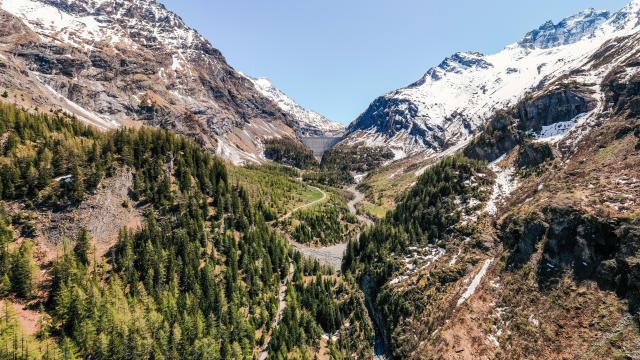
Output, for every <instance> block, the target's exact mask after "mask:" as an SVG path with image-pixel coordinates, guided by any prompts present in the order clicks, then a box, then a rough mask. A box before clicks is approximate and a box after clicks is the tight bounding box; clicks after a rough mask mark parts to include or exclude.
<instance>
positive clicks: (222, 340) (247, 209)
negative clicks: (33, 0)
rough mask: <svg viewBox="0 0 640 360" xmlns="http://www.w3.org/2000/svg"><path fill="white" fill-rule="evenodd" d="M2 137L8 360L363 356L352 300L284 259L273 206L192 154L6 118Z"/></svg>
mask: <svg viewBox="0 0 640 360" xmlns="http://www.w3.org/2000/svg"><path fill="white" fill-rule="evenodd" d="M0 138H1V139H2V142H1V146H0V169H1V171H0V174H1V176H0V241H2V246H1V251H0V279H2V288H1V291H2V295H1V296H2V299H3V301H4V303H5V306H4V307H3V309H4V310H3V319H5V321H3V323H2V328H3V331H2V333H1V334H0V343H4V344H6V345H7V346H3V347H2V349H0V353H1V354H2V357H3V358H5V357H13V356H14V355H15V356H18V357H20V358H34V357H35V358H53V357H55V358H60V357H63V355H64V358H67V359H80V358H88V357H91V358H97V359H131V358H135V359H143V358H172V359H178V358H180V359H201V358H217V359H252V358H254V356H257V354H259V353H261V352H262V351H263V350H262V349H266V350H264V351H266V353H267V354H268V355H269V357H270V358H288V357H300V356H304V357H309V356H313V354H315V353H320V351H321V347H322V348H323V349H324V350H322V351H329V352H331V353H333V354H337V355H336V356H339V354H345V353H349V354H350V353H353V352H355V353H357V354H360V356H362V357H365V358H366V357H367V354H369V353H371V350H369V346H370V345H369V344H370V343H371V342H370V340H368V339H369V337H371V330H370V328H369V325H368V323H367V319H366V316H364V315H363V314H364V312H365V310H364V305H363V302H362V300H361V298H360V296H359V295H358V292H357V291H356V288H355V286H354V285H353V284H350V283H348V282H346V281H345V280H343V279H338V278H336V276H335V275H334V274H333V271H332V270H330V269H326V268H322V267H321V266H320V265H319V264H318V263H317V262H314V261H312V260H306V259H303V258H302V257H301V256H300V254H298V253H296V252H293V251H291V250H290V249H289V248H288V246H287V243H286V241H285V240H284V239H283V238H281V237H280V236H279V235H277V234H276V233H275V232H274V231H273V230H272V229H271V228H270V227H269V226H268V225H267V223H266V222H265V217H267V216H273V214H274V211H275V210H274V207H273V206H274V204H272V203H270V202H267V201H262V200H263V198H262V197H258V199H261V201H259V202H258V201H255V200H254V199H255V197H254V196H255V195H252V193H254V192H255V191H256V190H257V189H249V190H246V189H245V188H244V187H242V186H240V185H239V184H238V183H239V181H238V180H239V179H240V178H242V177H243V175H242V172H240V173H235V174H234V175H232V176H233V179H232V177H231V176H230V175H229V171H228V168H227V165H225V164H224V163H223V161H222V160H220V159H218V158H216V157H215V156H213V155H211V154H209V153H208V152H206V151H205V150H204V149H203V148H201V147H200V146H199V145H197V144H196V143H195V142H193V141H191V140H188V139H186V138H184V137H182V136H179V135H175V134H173V133H171V132H168V131H162V130H152V129H140V130H131V129H130V130H117V131H110V132H100V131H98V130H95V129H92V128H89V127H87V126H86V125H83V124H81V123H80V122H79V121H77V120H75V119H73V118H69V117H67V116H65V115H62V114H58V115H53V116H51V115H43V114H29V113H26V112H24V111H22V110H20V109H18V108H16V107H15V106H13V105H0ZM248 171H250V170H248ZM234 179H235V181H233V180H234ZM250 183H251V182H250ZM254 184H255V183H254ZM259 186H261V185H259ZM270 186H271V188H269V190H270V191H275V187H279V186H291V185H287V184H286V182H284V180H281V182H273V183H271V184H270ZM279 199H280V200H281V201H286V200H287V199H286V198H282V197H280V198H279ZM275 214H277V212H275ZM56 230H57V231H56ZM9 308H11V309H15V310H11V311H10V310H8V309H9ZM345 324H349V325H348V326H345ZM325 333H329V334H333V335H332V338H333V340H331V341H330V342H329V343H327V342H326V341H324V340H323V338H322V336H323V334H325ZM14 339H19V340H14ZM14 341H19V342H20V343H21V344H22V345H21V346H20V347H19V348H17V347H12V346H9V344H11V343H14ZM321 342H323V344H324V345H322V346H321ZM16 344H17V343H16Z"/></svg>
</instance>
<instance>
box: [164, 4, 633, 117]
mask: <svg viewBox="0 0 640 360" xmlns="http://www.w3.org/2000/svg"><path fill="white" fill-rule="evenodd" d="M160 1H161V2H162V3H164V4H165V5H166V6H167V7H168V8H169V9H171V10H173V11H175V12H176V13H178V14H179V15H180V16H182V18H183V19H184V20H185V21H186V22H187V24H189V25H190V26H191V27H193V28H195V29H197V30H198V31H199V32H200V33H202V34H203V35H204V36H205V37H206V38H207V39H209V40H210V41H211V42H212V43H213V45H214V46H215V47H216V48H218V49H219V50H221V51H222V53H223V54H224V55H225V57H226V58H227V61H228V62H229V63H230V64H231V65H232V66H233V67H234V68H236V69H237V70H239V71H242V72H244V73H246V74H249V75H251V76H260V77H267V78H269V79H270V80H271V81H272V82H273V83H274V84H275V85H276V86H277V87H278V88H280V89H281V90H282V91H284V92H285V93H287V94H288V95H289V96H290V97H292V98H293V99H294V100H296V101H297V102H298V103H300V104H301V105H303V106H305V107H307V108H310V109H313V110H316V111H318V112H320V113H322V114H324V115H326V116H328V117H329V118H331V119H333V120H336V121H340V122H342V123H349V122H350V121H352V120H353V119H355V118H356V117H357V116H358V115H359V114H360V113H361V112H363V111H364V110H365V109H366V107H367V106H368V105H369V103H370V102H371V101H373V99H374V98H376V97H377V96H380V95H382V94H384V93H385V92H388V91H390V90H393V89H396V88H399V87H403V86H406V85H408V84H410V83H412V82H413V81H415V80H417V79H418V78H420V76H422V74H424V73H425V72H426V71H427V70H428V69H429V68H430V67H432V66H435V65H437V64H438V63H440V61H441V60H442V59H443V58H445V57H446V56H448V55H450V54H452V53H454V52H456V51H470V50H474V51H480V52H484V53H487V54H490V53H494V52H497V51H499V50H500V49H502V48H503V47H504V46H505V45H507V44H510V43H513V42H515V41H517V40H519V39H520V38H521V37H522V36H523V35H524V34H525V33H526V32H528V31H529V30H531V29H533V28H536V27H538V26H539V25H540V24H542V23H543V22H545V21H546V20H553V21H556V22H557V21H558V20H560V19H562V18H564V17H566V16H569V15H572V14H574V13H577V12H579V11H581V10H583V9H586V8H589V7H594V8H596V9H608V10H618V9H620V8H622V7H623V6H624V5H625V4H626V3H627V2H628V1H629V0H536V1H528V0H527V1H525V0H519V1H514V0H487V1H479V0H449V1H436V0H187V1H185V0H160Z"/></svg>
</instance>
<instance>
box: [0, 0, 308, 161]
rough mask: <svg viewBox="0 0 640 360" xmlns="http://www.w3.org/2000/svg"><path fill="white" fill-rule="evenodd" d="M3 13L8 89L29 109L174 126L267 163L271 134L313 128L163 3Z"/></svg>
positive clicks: (53, 5)
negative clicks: (265, 146)
mask: <svg viewBox="0 0 640 360" xmlns="http://www.w3.org/2000/svg"><path fill="white" fill-rule="evenodd" d="M0 9H2V10H0V11H2V12H3V14H2V16H3V17H4V18H6V19H5V20H6V21H3V24H2V26H3V27H4V28H5V29H3V30H0V33H1V35H2V36H1V37H0V65H1V66H3V68H4V69H6V70H5V71H4V73H2V74H0V87H1V88H4V89H7V90H8V91H9V92H10V93H11V94H12V100H14V102H16V103H19V104H21V105H23V106H24V107H25V108H28V109H36V108H39V109H42V108H45V109H50V108H51V109H62V110H63V111H65V112H68V113H71V114H74V115H76V116H77V117H78V118H80V119H81V120H84V121H86V122H88V123H90V124H92V125H94V126H97V127H99V128H102V129H111V128H118V127H120V126H122V125H124V126H139V125H140V124H145V125H150V126H155V127H162V128H166V129H171V130H174V131H177V132H180V133H182V134H184V135H187V136H190V137H192V138H195V139H197V140H198V141H199V143H200V144H202V145H203V146H205V147H206V148H208V149H209V150H210V151H212V152H215V153H216V154H218V155H220V156H222V157H224V158H226V159H227V160H230V161H232V162H234V163H247V162H248V163H262V162H265V161H266V159H264V156H263V141H264V140H265V139H270V138H279V137H291V138H297V137H300V136H301V134H302V133H303V132H304V131H305V126H306V125H307V124H301V123H300V122H299V121H298V120H299V117H298V116H297V115H295V114H293V113H289V112H287V111H285V110H283V109H282V108H281V106H280V105H278V104H277V103H276V102H275V101H274V100H273V99H272V98H270V97H268V96H265V94H264V93H263V92H261V91H260V89H258V88H257V87H256V86H255V83H254V82H253V81H251V80H250V79H248V78H247V77H245V76H244V75H242V74H241V73H239V72H238V71H236V70H235V69H234V68H233V67H232V66H230V65H229V64H228V63H227V62H226V59H225V58H224V56H223V55H222V53H221V52H220V51H219V50H217V49H216V48H215V47H213V45H212V44H211V42H209V41H208V40H207V39H205V38H204V37H203V36H202V35H200V34H199V33H198V32H197V31H196V30H194V29H192V28H190V27H189V26H188V25H187V24H186V23H185V22H184V21H183V20H182V19H181V18H180V17H179V16H178V15H176V14H175V13H173V12H171V11H169V10H168V9H167V8H166V7H165V6H164V5H162V4H161V3H158V2H156V1H141V0H99V1H94V0H3V1H2V2H1V5H0ZM16 30H18V31H16ZM300 109H302V108H300Z"/></svg>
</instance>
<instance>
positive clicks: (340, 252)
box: [258, 185, 387, 360]
mask: <svg viewBox="0 0 640 360" xmlns="http://www.w3.org/2000/svg"><path fill="white" fill-rule="evenodd" d="M309 187H310V188H312V189H315V190H317V191H319V192H321V193H322V197H321V198H320V199H318V200H314V201H312V202H309V203H307V204H303V205H300V206H298V207H296V208H295V209H293V210H291V211H289V212H288V213H286V214H285V215H283V216H281V217H280V218H279V219H278V220H279V221H282V220H286V219H288V218H290V217H291V216H292V215H293V214H295V213H296V212H298V211H300V210H302V209H306V208H309V207H312V206H314V205H317V204H319V203H321V202H323V201H325V200H326V199H327V197H328V195H327V193H326V192H324V191H323V190H322V189H320V188H318V187H315V186H311V185H309ZM346 190H347V191H349V192H351V193H353V195H354V198H353V199H352V200H351V201H349V202H348V203H347V207H348V208H349V211H350V212H351V213H352V214H353V215H355V216H356V217H357V218H358V219H359V220H360V221H361V222H362V223H364V224H365V225H367V226H371V225H373V221H372V220H371V219H369V218H367V217H366V216H363V215H358V212H357V209H356V205H358V204H359V203H360V202H362V201H363V200H364V194H362V193H361V192H360V191H358V190H357V188H356V186H355V185H354V186H352V187H349V188H347V189H346ZM274 222H275V221H274ZM283 236H285V237H286V238H287V239H288V241H289V244H290V245H291V246H293V247H294V248H296V249H297V250H298V251H299V252H300V253H301V254H303V255H305V256H308V257H311V258H314V259H316V260H318V262H320V264H323V265H327V266H330V267H332V268H333V269H335V270H336V271H339V270H340V268H341V266H342V258H343V257H344V252H345V250H346V249H347V243H346V242H345V243H341V244H336V245H332V246H325V247H312V246H308V245H304V244H300V243H297V242H295V241H293V239H291V236H289V235H288V234H284V233H283ZM359 236H360V233H358V234H356V237H359ZM294 270H295V269H294V266H293V263H290V264H289V274H288V275H287V277H286V278H285V280H284V281H283V282H282V284H281V285H280V290H279V292H278V312H277V314H276V316H275V318H274V320H273V323H272V326H271V331H270V332H269V335H268V336H266V337H265V344H264V346H263V348H262V349H261V351H260V355H259V356H258V359H259V360H266V359H267V357H268V356H269V342H270V341H271V335H272V332H273V329H275V328H276V327H277V326H278V324H279V323H280V320H282V314H283V313H284V309H285V308H286V306H287V302H286V291H287V286H288V284H289V282H290V281H291V277H292V276H293V272H294ZM383 349H384V347H383V346H381V345H380V344H379V338H378V337H376V346H375V354H374V358H375V359H376V360H378V359H381V360H386V359H387V357H386V356H385V355H384V352H383V351H384V350H383Z"/></svg>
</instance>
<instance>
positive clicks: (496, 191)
mask: <svg viewBox="0 0 640 360" xmlns="http://www.w3.org/2000/svg"><path fill="white" fill-rule="evenodd" d="M505 156H506V155H502V156H501V157H500V158H498V159H497V160H496V161H494V162H492V163H491V164H489V169H491V170H492V171H493V172H494V173H495V174H496V182H495V184H494V185H493V192H492V193H491V198H490V199H489V202H488V203H487V205H486V207H485V210H484V211H485V212H486V213H488V214H490V215H496V214H497V213H498V204H499V202H500V201H501V200H504V199H505V198H506V197H507V196H509V194H511V193H512V192H513V191H514V190H515V189H516V188H517V187H518V182H517V179H516V177H515V169H514V168H513V167H512V168H508V169H504V168H502V167H500V165H498V164H499V163H500V162H502V160H504V158H505Z"/></svg>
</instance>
